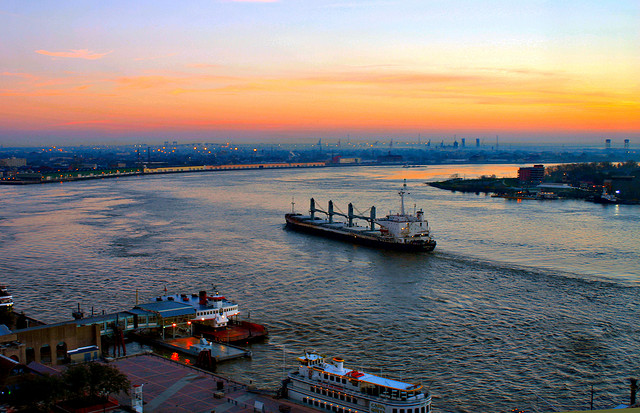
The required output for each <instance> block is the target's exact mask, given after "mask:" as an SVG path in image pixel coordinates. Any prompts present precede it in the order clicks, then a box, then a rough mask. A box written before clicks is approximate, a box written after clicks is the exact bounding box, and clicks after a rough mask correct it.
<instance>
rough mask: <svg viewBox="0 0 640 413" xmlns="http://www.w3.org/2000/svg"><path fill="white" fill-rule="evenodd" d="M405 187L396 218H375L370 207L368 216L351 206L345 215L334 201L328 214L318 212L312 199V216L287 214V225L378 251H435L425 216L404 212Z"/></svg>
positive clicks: (318, 209) (374, 212)
mask: <svg viewBox="0 0 640 413" xmlns="http://www.w3.org/2000/svg"><path fill="white" fill-rule="evenodd" d="M406 187H407V184H406V183H405V184H404V185H403V187H402V189H401V190H400V191H399V192H398V195H400V213H397V214H389V215H387V216H386V217H384V218H376V209H375V207H371V209H370V213H369V215H368V216H366V215H357V214H355V213H354V208H353V205H352V204H349V210H348V213H347V214H343V213H341V212H339V211H336V210H335V209H334V205H333V201H329V207H328V210H327V211H324V210H322V209H321V208H318V207H317V206H316V203H315V200H314V199H313V198H311V203H310V208H309V212H310V215H302V214H296V213H295V212H293V211H292V212H291V213H289V214H285V221H286V225H287V227H288V228H291V229H294V230H297V231H303V232H309V233H313V234H317V235H321V236H325V237H329V238H336V239H340V240H343V241H348V242H353V243H358V244H363V245H367V246H372V247H377V248H384V249H393V250H400V251H433V249H434V248H435V247H436V241H435V240H434V239H433V238H432V237H431V230H430V228H429V223H428V222H427V220H425V218H424V212H423V211H422V210H418V211H415V212H414V214H407V213H406V212H405V207H404V195H405V194H406ZM316 213H322V214H325V215H326V216H327V219H322V218H320V217H318V216H316ZM334 216H341V217H344V218H346V219H347V221H346V222H337V221H334ZM356 219H360V220H364V221H366V222H367V223H368V225H367V226H361V225H358V224H357V222H356Z"/></svg>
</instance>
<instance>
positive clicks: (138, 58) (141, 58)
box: [133, 53, 177, 61]
mask: <svg viewBox="0 0 640 413" xmlns="http://www.w3.org/2000/svg"><path fill="white" fill-rule="evenodd" d="M175 55H177V53H169V54H165V55H160V56H149V57H136V58H135V59H133V60H136V61H140V60H157V59H164V58H166V57H172V56H175Z"/></svg>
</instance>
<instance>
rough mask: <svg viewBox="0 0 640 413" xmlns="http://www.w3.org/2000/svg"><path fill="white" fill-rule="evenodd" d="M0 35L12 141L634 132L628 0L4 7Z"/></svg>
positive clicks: (573, 136) (593, 137)
mask: <svg viewBox="0 0 640 413" xmlns="http://www.w3.org/2000/svg"><path fill="white" fill-rule="evenodd" d="M181 6H182V7H181ZM0 24H2V26H3V28H4V29H3V34H4V35H3V38H4V39H3V40H4V41H3V42H2V43H0V52H1V53H2V55H3V57H4V59H3V60H2V62H0V96H2V100H3V105H2V107H1V108H0V122H1V124H2V130H1V131H0V145H3V146H35V145H46V144H92V143H101V144H120V143H136V142H162V141H165V140H171V141H173V140H177V141H180V142H190V141H218V140H233V141H237V142H249V141H256V142H271V141H274V142H277V141H313V140H317V139H319V138H323V139H325V138H327V139H334V140H337V139H339V138H342V139H345V138H346V137H347V136H350V137H351V139H352V140H363V139H382V138H394V137H398V138H406V139H413V140H417V138H418V136H420V137H421V138H422V139H423V140H427V139H430V138H436V137H437V138H438V139H440V138H442V137H449V138H450V139H452V138H453V136H454V135H456V134H457V135H458V136H467V137H469V138H471V137H473V138H475V137H478V138H483V139H487V140H491V139H494V138H495V136H496V135H500V139H501V141H502V140H504V141H505V142H509V141H510V142H523V141H540V142H551V141H554V140H559V141H563V142H568V143H571V142H573V143H578V142H581V143H593V142H601V141H602V140H603V139H604V138H612V139H613V140H614V141H622V139H624V138H631V140H632V141H634V140H637V138H638V135H639V134H640V98H638V96H640V84H639V83H638V80H637V74H638V73H640V55H638V53H637V51H638V49H639V46H640V32H638V30H637V27H639V26H640V4H638V3H637V2H633V1H616V2H596V1H580V2H578V1H570V2H562V3H561V4H560V3H549V2H543V1H527V2H524V3H517V4H516V3H511V2H506V1H489V2H475V1H454V2H440V1H429V2H420V1H373V2H371V1H368V2H367V1H349V2H331V1H315V2H311V1H303V0H300V1H287V0H280V1H265V0H262V1H256V0H254V1H250V0H249V1H248V0H244V1H222V0H218V1H216V0H210V1H195V2H189V3H187V4H185V5H180V4H177V3H172V2H164V1H160V2H146V1H141V2H135V3H131V4H130V3H125V2H121V1H115V2H109V3H100V2H93V1H89V2H82V3H77V2H66V1H63V2H51V1H39V2H37V3H23V2H10V3H2V4H0Z"/></svg>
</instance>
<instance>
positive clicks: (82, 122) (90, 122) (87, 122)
mask: <svg viewBox="0 0 640 413" xmlns="http://www.w3.org/2000/svg"><path fill="white" fill-rule="evenodd" d="M108 123H112V122H111V121H109V120H80V121H74V122H65V123H59V124H58V125H56V126H74V125H104V124H108Z"/></svg>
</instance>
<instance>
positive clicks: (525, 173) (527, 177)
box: [518, 165, 544, 184]
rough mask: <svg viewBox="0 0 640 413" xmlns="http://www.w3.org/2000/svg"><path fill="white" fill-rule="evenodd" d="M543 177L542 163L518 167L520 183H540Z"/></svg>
mask: <svg viewBox="0 0 640 413" xmlns="http://www.w3.org/2000/svg"><path fill="white" fill-rule="evenodd" d="M543 179H544V165H533V166H532V167H523V168H518V180H519V181H520V182H521V183H527V184H540V183H542V180H543Z"/></svg>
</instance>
